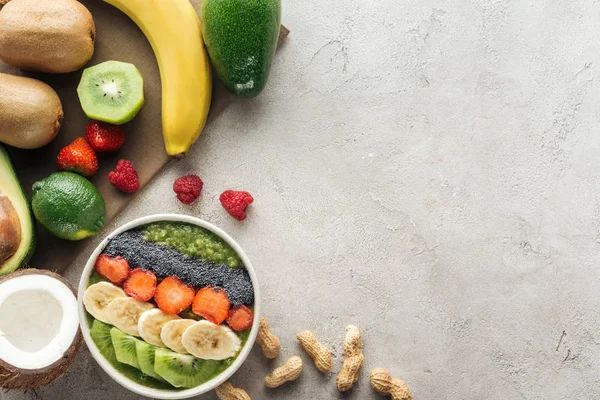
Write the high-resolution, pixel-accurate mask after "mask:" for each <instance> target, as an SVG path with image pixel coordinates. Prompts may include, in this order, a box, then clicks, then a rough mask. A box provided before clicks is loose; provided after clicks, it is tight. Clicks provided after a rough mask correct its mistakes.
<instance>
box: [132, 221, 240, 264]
mask: <svg viewBox="0 0 600 400" xmlns="http://www.w3.org/2000/svg"><path fill="white" fill-rule="evenodd" d="M142 232H143V234H144V239H146V240H151V241H153V242H156V243H161V244H164V245H165V246H169V247H174V248H176V249H177V250H179V251H180V252H181V253H183V254H185V255H187V256H190V257H197V258H200V259H203V260H208V261H212V262H214V263H217V264H224V265H228V266H230V267H232V268H235V267H239V266H240V265H242V260H240V257H239V256H238V255H237V253H236V252H235V250H233V249H232V248H231V246H229V244H227V242H225V241H224V240H223V239H221V238H220V237H218V236H217V235H215V234H214V233H212V232H211V231H209V230H207V229H204V228H201V227H199V226H195V225H190V224H187V223H184V222H155V223H152V224H149V225H146V226H145V227H144V229H143V231H142Z"/></svg>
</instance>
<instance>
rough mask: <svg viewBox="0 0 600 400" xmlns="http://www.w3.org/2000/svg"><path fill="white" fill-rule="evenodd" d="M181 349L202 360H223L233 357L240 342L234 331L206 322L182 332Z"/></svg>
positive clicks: (197, 323)
mask: <svg viewBox="0 0 600 400" xmlns="http://www.w3.org/2000/svg"><path fill="white" fill-rule="evenodd" d="M181 343H182V344H183V347H185V349H186V350H187V351H188V353H190V354H191V355H193V356H196V357H198V358H202V359H204V360H224V359H226V358H229V357H233V356H235V354H236V353H237V352H238V350H239V349H240V347H241V344H242V342H241V340H240V338H239V337H238V336H237V335H236V334H235V332H234V331H232V330H231V329H229V328H228V327H227V326H224V325H215V324H213V323H212V322H208V321H206V320H203V321H198V322H196V323H195V324H194V325H192V326H190V327H189V328H187V329H186V330H185V332H183V335H182V337H181Z"/></svg>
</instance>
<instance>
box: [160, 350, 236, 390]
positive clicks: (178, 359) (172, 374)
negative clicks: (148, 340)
mask: <svg viewBox="0 0 600 400" xmlns="http://www.w3.org/2000/svg"><path fill="white" fill-rule="evenodd" d="M227 367H228V365H227V363H225V362H223V361H214V360H201V359H199V358H195V357H194V356H190V355H187V354H179V353H175V352H173V351H171V350H167V349H163V348H161V347H157V348H156V351H155V353H154V370H155V371H156V373H157V374H158V375H160V376H161V377H162V378H163V379H164V380H166V381H167V382H169V383H170V384H171V385H173V386H175V387H180V388H193V387H196V386H198V385H201V384H202V383H204V382H207V381H208V380H210V379H211V378H213V377H214V376H216V375H217V374H219V373H220V372H222V371H223V370H224V369H225V368H227Z"/></svg>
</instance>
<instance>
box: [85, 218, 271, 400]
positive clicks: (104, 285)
mask: <svg viewBox="0 0 600 400" xmlns="http://www.w3.org/2000/svg"><path fill="white" fill-rule="evenodd" d="M78 293H79V296H78V303H79V317H80V321H81V331H82V333H83V337H84V339H85V342H86V344H87V346H88V348H89V349H90V352H91V354H92V356H93V357H94V359H96V361H97V362H98V363H99V364H100V366H101V367H102V369H104V371H106V373H108V374H109V375H110V376H111V377H112V378H113V379H114V380H116V381H117V382H119V383H120V384H121V385H122V386H124V387H126V388H127V389H129V390H131V391H133V392H136V393H138V394H141V395H144V396H148V397H153V398H159V399H183V398H189V397H193V396H197V395H199V394H202V393H205V392H208V391H210V390H212V389H214V388H216V387H217V386H219V385H220V384H221V383H223V382H224V381H225V380H227V379H228V378H229V377H230V376H231V375H232V374H233V373H234V372H235V371H236V370H237V369H238V368H239V367H240V366H241V364H242V363H243V362H244V360H245V359H246V357H247V356H248V354H249V352H250V350H251V348H252V346H253V344H254V341H255V339H256V335H257V332H258V316H259V315H260V294H259V290H258V284H257V281H256V275H255V273H254V270H253V269H252V265H251V263H250V260H249V259H248V257H247V256H246V254H245V253H244V252H243V250H242V249H241V248H240V246H239V245H238V244H237V243H236V242H235V241H234V240H233V239H232V238H231V237H229V236H228V235H227V234H226V233H225V232H223V231H222V230H220V229H219V228H217V227H215V226H214V225H212V224H210V223H208V222H206V221H203V220H200V219H197V218H194V217H189V216H184V215H176V214H160V215H153V216H148V217H143V218H139V219H137V220H135V221H132V222H130V223H128V224H125V225H124V226H122V227H121V228H119V229H117V230H116V231H114V232H113V233H111V234H110V235H109V236H108V237H107V238H106V239H105V240H104V241H102V243H100V245H99V246H98V247H97V248H96V250H95V251H94V253H93V254H92V256H91V257H90V259H89V261H88V262H87V264H86V266H85V269H84V271H83V274H82V277H81V281H80V283H79V291H78Z"/></svg>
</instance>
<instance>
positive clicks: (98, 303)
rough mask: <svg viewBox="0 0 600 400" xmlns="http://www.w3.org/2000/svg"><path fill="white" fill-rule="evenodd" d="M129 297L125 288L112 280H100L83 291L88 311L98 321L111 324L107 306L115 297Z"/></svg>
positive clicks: (84, 302)
mask: <svg viewBox="0 0 600 400" xmlns="http://www.w3.org/2000/svg"><path fill="white" fill-rule="evenodd" d="M121 297H127V295H126V294H125V292H124V291H123V289H121V288H120V287H118V286H115V285H113V284H112V283H110V282H98V283H94V284H93V285H91V286H90V287H88V288H87V289H86V290H85V292H84V293H83V304H84V305H85V309H86V310H87V312H89V313H90V314H92V317H94V318H96V319H97V320H98V321H101V322H104V323H107V324H110V321H109V320H108V317H107V315H106V307H107V306H108V305H109V304H110V303H111V302H112V301H113V300H115V299H117V298H121Z"/></svg>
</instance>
